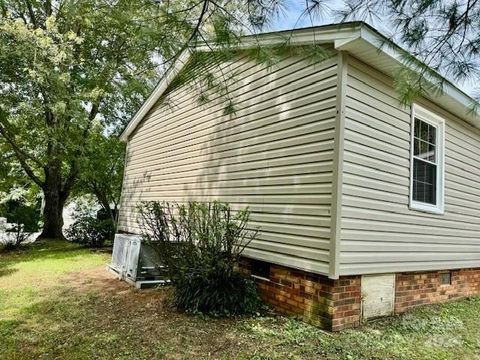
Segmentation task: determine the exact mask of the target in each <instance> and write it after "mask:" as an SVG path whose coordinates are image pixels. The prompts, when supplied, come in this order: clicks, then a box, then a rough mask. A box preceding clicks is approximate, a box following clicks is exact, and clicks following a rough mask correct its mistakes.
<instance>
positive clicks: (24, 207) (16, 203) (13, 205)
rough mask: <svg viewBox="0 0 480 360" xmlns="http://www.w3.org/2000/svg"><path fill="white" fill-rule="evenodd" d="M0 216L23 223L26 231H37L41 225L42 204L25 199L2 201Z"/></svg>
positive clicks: (12, 221) (8, 220) (12, 222)
mask: <svg viewBox="0 0 480 360" xmlns="http://www.w3.org/2000/svg"><path fill="white" fill-rule="evenodd" d="M0 216H1V217H5V218H7V222H8V223H11V224H21V225H23V228H22V230H23V231H25V232H29V233H32V232H36V231H38V229H39V228H40V225H41V213H40V205H39V204H36V203H31V202H27V201H24V199H16V200H7V201H5V202H3V203H2V207H1V209H0Z"/></svg>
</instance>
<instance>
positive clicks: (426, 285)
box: [395, 268, 480, 314]
mask: <svg viewBox="0 0 480 360" xmlns="http://www.w3.org/2000/svg"><path fill="white" fill-rule="evenodd" d="M441 273H445V271H432V272H425V273H398V274H397V276H396V284H395V313H396V314H400V313H402V312H405V311H406V310H409V309H411V308H414V307H416V306H420V305H428V304H437V303H442V302H446V301H449V300H455V299H460V298H462V297H467V296H473V295H479V294H480V269H479V268H476V269H461V270H453V271H451V272H450V274H451V284H450V285H442V284H441V282H440V274H441Z"/></svg>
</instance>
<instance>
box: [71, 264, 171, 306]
mask: <svg viewBox="0 0 480 360" xmlns="http://www.w3.org/2000/svg"><path fill="white" fill-rule="evenodd" d="M67 281H68V282H69V286H70V287H71V288H73V290H74V291H77V292H79V293H96V294H98V295H100V296H101V297H105V298H111V299H113V300H116V301H120V302H121V308H122V311H124V312H130V311H134V310H139V309H142V310H143V309H149V308H156V309H157V310H160V309H161V310H163V309H165V308H168V309H169V310H171V305H170V301H169V298H170V293H171V288H170V287H162V288H153V289H143V290H139V289H136V288H135V287H134V286H132V285H131V284H128V283H127V282H125V281H122V280H120V279H118V277H117V276H116V275H115V274H113V273H111V272H110V271H108V270H107V269H106V267H105V266H97V267H94V268H90V269H86V270H82V271H77V272H74V273H71V274H69V276H68V278H67ZM119 305H120V304H119Z"/></svg>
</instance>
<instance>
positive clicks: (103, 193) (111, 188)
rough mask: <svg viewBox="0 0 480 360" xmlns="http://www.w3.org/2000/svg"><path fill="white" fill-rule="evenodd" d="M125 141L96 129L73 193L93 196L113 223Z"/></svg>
mask: <svg viewBox="0 0 480 360" xmlns="http://www.w3.org/2000/svg"><path fill="white" fill-rule="evenodd" d="M124 163H125V144H124V143H122V142H120V141H119V140H118V138H117V137H116V136H106V135H105V134H103V133H101V132H100V131H98V132H96V133H95V134H94V135H93V136H92V137H91V139H90V141H89V146H87V147H86V154H85V159H84V161H83V162H82V165H81V168H80V177H79V180H78V183H77V185H76V187H75V189H74V195H83V194H91V195H94V196H95V198H96V199H97V201H98V203H99V204H100V205H101V206H102V209H103V211H104V213H105V214H107V215H108V217H109V218H110V220H112V223H114V224H115V223H116V221H117V214H118V204H119V202H120V194H121V189H122V181H123V168H124Z"/></svg>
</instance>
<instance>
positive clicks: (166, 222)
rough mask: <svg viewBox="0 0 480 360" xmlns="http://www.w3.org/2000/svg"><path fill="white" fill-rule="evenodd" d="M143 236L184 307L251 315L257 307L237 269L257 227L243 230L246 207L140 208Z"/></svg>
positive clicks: (176, 299) (249, 283)
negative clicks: (155, 252)
mask: <svg viewBox="0 0 480 360" xmlns="http://www.w3.org/2000/svg"><path fill="white" fill-rule="evenodd" d="M139 213H140V218H141V222H142V224H143V226H142V229H143V230H142V231H143V233H142V237H143V240H144V241H145V242H147V243H149V244H150V245H152V247H153V248H155V249H157V251H158V254H159V258H160V259H161V261H162V262H163V264H162V265H166V266H167V268H168V273H169V276H170V279H171V281H172V284H173V285H174V302H175V304H176V305H177V306H178V307H179V308H181V309H184V310H187V311H192V312H201V313H209V314H215V315H237V314H245V313H252V312H254V311H256V310H257V309H258V307H259V305H260V301H259V298H258V295H257V292H256V288H255V284H254V282H253V281H252V280H251V279H250V278H248V277H246V276H245V275H243V274H241V273H239V272H238V271H237V270H236V267H237V265H238V262H239V259H240V257H241V254H242V252H243V250H244V249H245V247H246V246H247V245H248V244H249V243H250V241H252V239H254V238H255V236H256V234H257V231H256V230H255V231H251V230H248V229H247V223H248V219H249V216H250V213H249V211H248V209H244V210H241V211H237V212H233V211H232V210H231V208H230V206H229V205H228V204H225V203H221V202H213V203H198V202H190V203H188V204H186V205H180V204H170V203H165V202H144V203H142V204H140V206H139Z"/></svg>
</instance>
